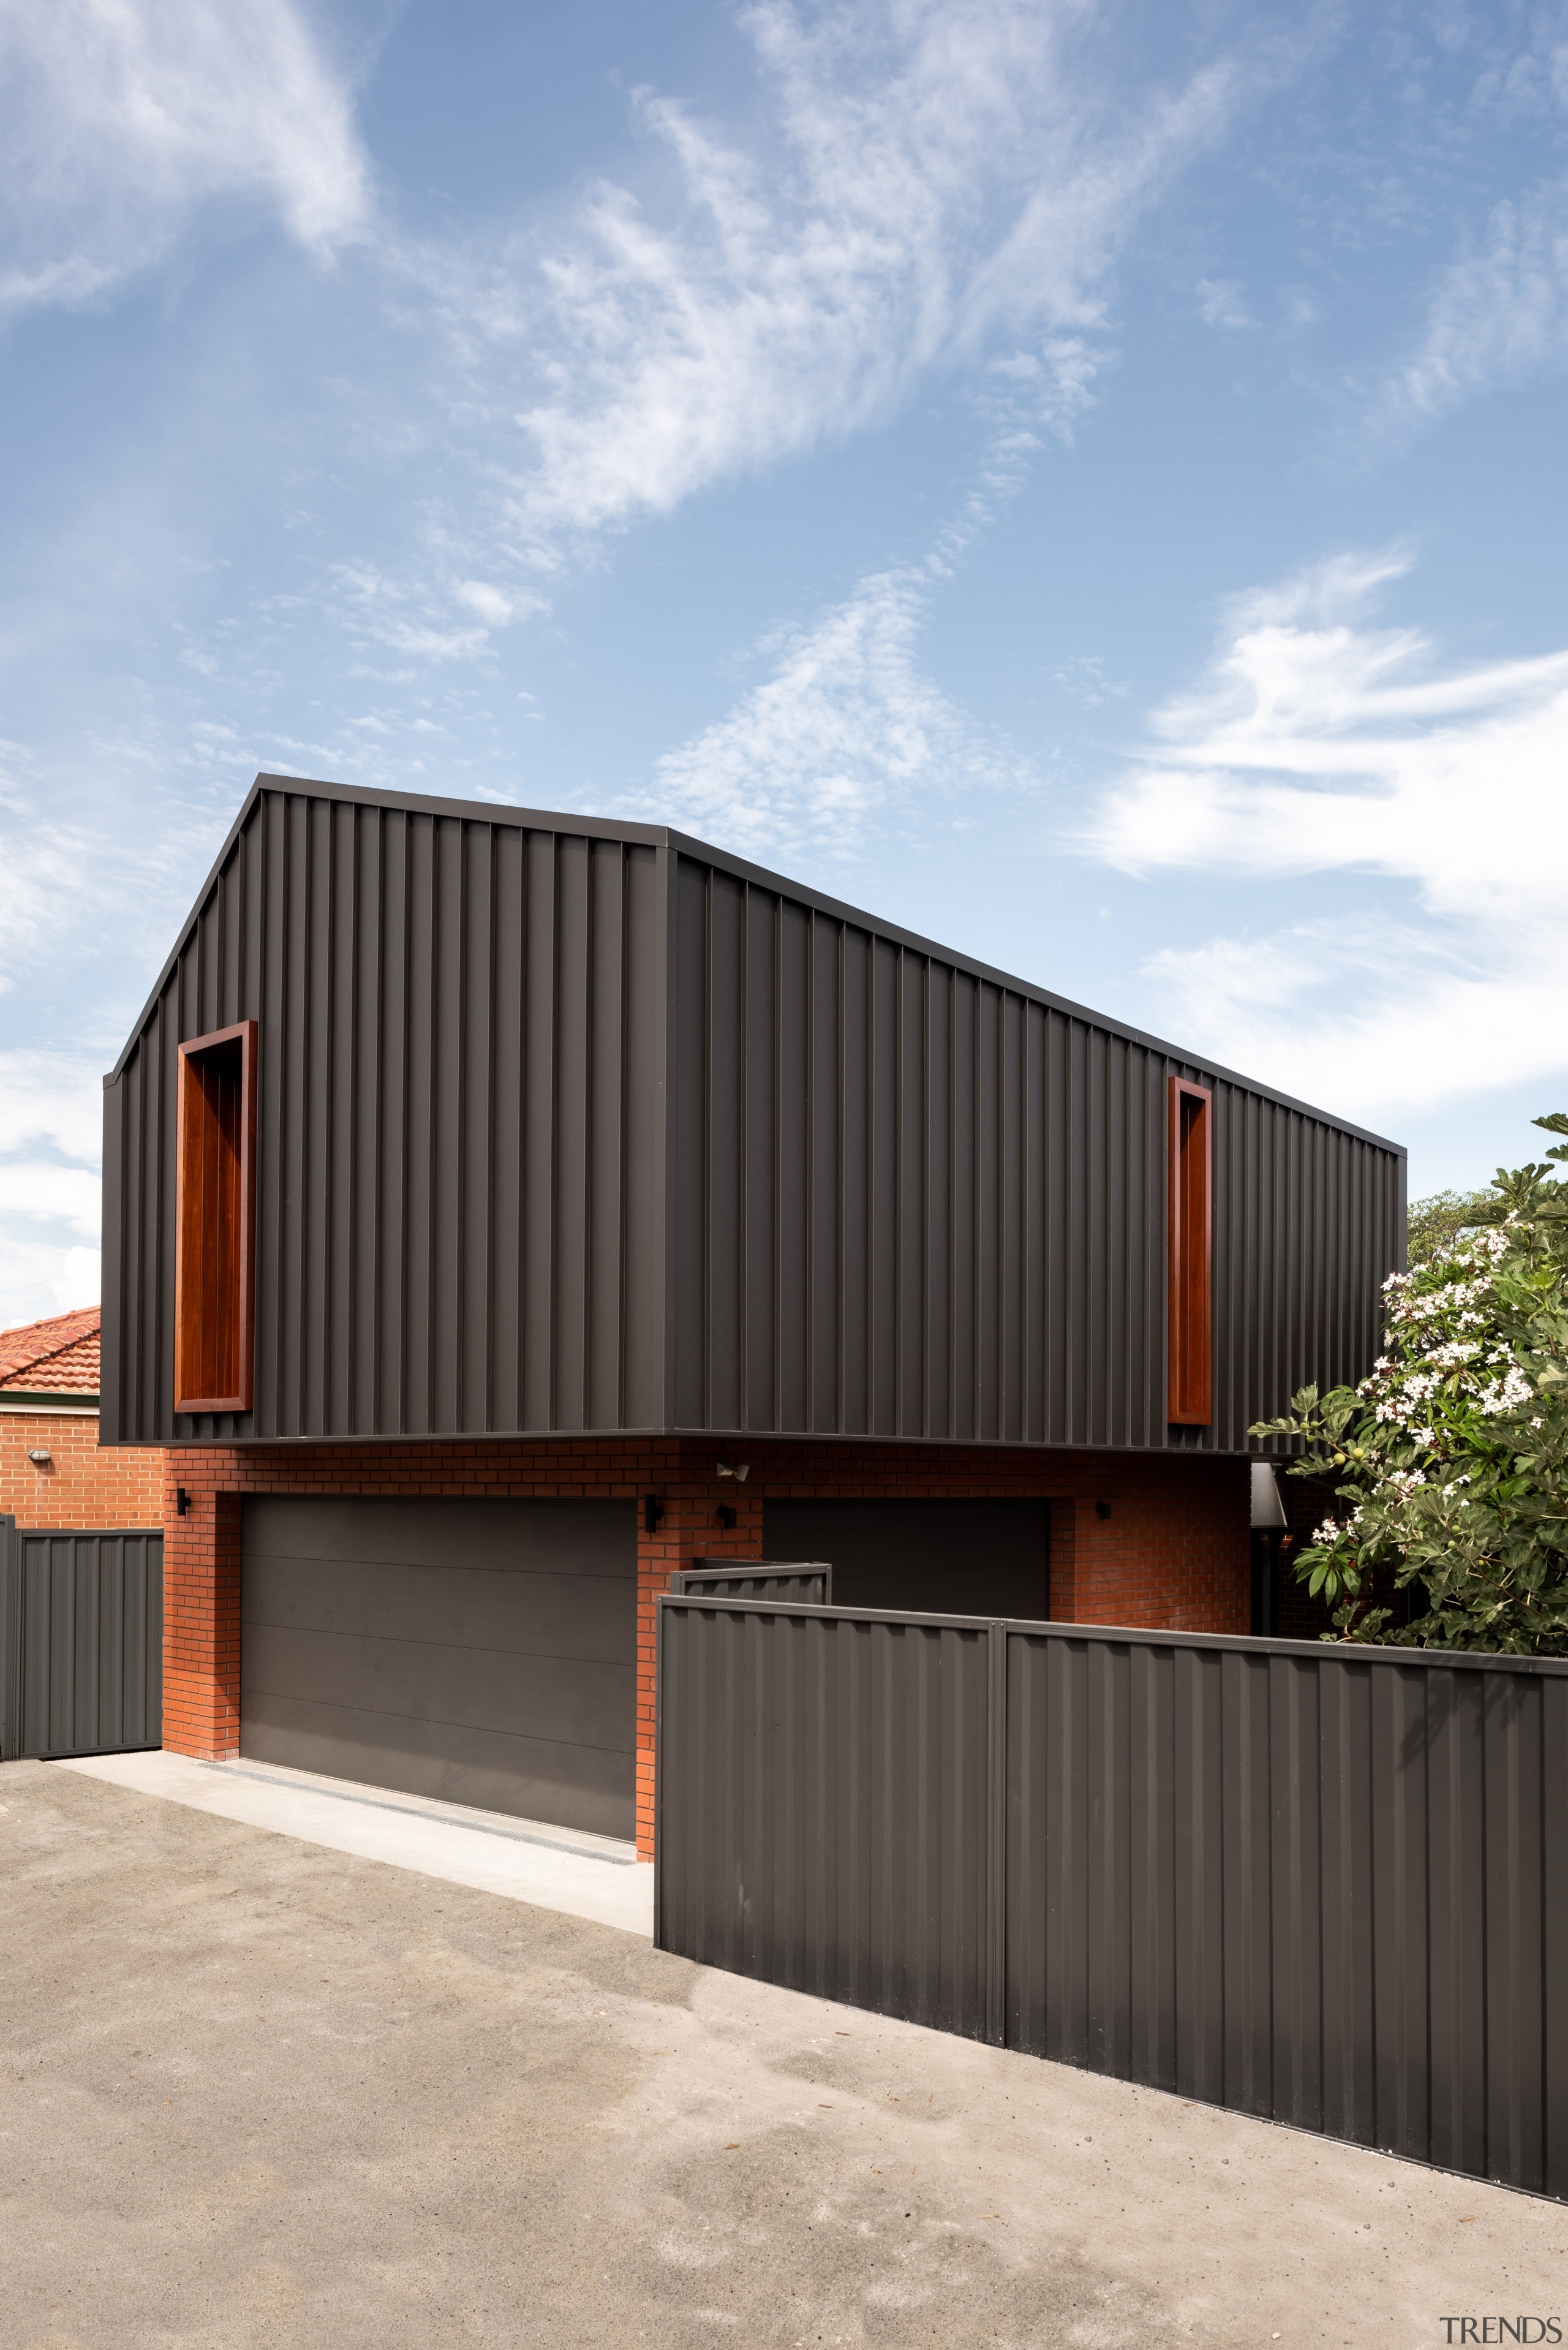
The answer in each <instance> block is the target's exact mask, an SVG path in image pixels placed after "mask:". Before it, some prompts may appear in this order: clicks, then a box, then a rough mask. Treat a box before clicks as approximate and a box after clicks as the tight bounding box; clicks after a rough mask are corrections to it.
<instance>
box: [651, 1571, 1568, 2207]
mask: <svg viewBox="0 0 1568 2350" xmlns="http://www.w3.org/2000/svg"><path fill="white" fill-rule="evenodd" d="M658 1737H659V1763H658V1794H657V1803H658V1818H657V1835H658V1844H657V1855H658V1873H657V1888H656V1925H655V1939H656V1940H657V1942H658V1944H659V1947H660V1948H661V1949H663V1950H672V1951H676V1952H679V1953H680V1954H681V1955H683V1956H685V1957H689V1958H691V1959H696V1960H701V1961H703V1962H704V1963H706V1964H709V1965H712V1966H721V1967H726V1968H729V1969H731V1970H733V1971H734V1972H737V1973H741V1974H746V1975H753V1976H755V1977H757V1978H759V1979H761V1980H763V1981H771V1982H778V1983H784V1984H788V1985H790V1986H791V1987H793V1988H794V1989H797V1990H800V1991H810V1992H813V1993H815V1994H817V1995H820V1996H823V1997H827V1998H833V1999H840V2000H844V2001H846V2002H850V2003H851V2004H854V2005H857V2006H862V2007H867V2008H870V2009H873V2010H875V2011H877V2012H881V2013H885V2014H890V2015H898V2016H903V2017H907V2018H909V2019H910V2020H912V2021H914V2022H921V2023H926V2024H931V2025H934V2026H936V2027H938V2028H939V2029H941V2030H944V2031H950V2032H957V2033H967V2034H969V2035H971V2036H972V2037H974V2038H977V2039H984V2040H990V2041H992V2042H994V2043H998V2044H1000V2045H1004V2046H1008V2047H1012V2048H1018V2049H1023V2050H1026V2051H1028V2052H1030V2053H1032V2054H1036V2055H1040V2056H1046V2057H1051V2058H1054V2059H1055V2060H1057V2061H1058V2062H1062V2063H1065V2064H1078V2065H1082V2066H1085V2067H1087V2068H1089V2069H1091V2070H1094V2071H1098V2072H1103V2073H1107V2074H1114V2075H1115V2076H1116V2077H1117V2078H1120V2079H1124V2080H1131V2081H1138V2082H1142V2083H1147V2084H1148V2085H1151V2086H1154V2087H1158V2088H1161V2089H1168V2090H1173V2091H1175V2092H1177V2093H1178V2094H1179V2095H1182V2096H1186V2097H1191V2098H1195V2099H1203V2100H1207V2101H1209V2102H1211V2103H1213V2104H1215V2105H1220V2106H1230V2107H1233V2108H1235V2109H1236V2110H1239V2111H1241V2112H1245V2113H1251V2114H1256V2115H1260V2116H1265V2117H1267V2118H1270V2119H1272V2120H1275V2121H1280V2122H1288V2123H1292V2124H1293V2125H1295V2126H1298V2127H1301V2128H1304V2129H1311V2130H1318V2131H1322V2132H1324V2134H1325V2135H1327V2136H1329V2137H1339V2138H1346V2139H1350V2140H1352V2141H1354V2142H1355V2143H1357V2144H1360V2145H1365V2146H1369V2147H1378V2148H1380V2149H1382V2150H1383V2151H1385V2152H1387V2153H1390V2154H1397V2155H1402V2156H1407V2157H1409V2158H1413V2159H1415V2160H1417V2161H1422V2162H1429V2163H1434V2164H1438V2165H1441V2166H1443V2167H1444V2168H1449V2169H1453V2170H1459V2171H1463V2172H1467V2173H1469V2174H1472V2175H1474V2176H1476V2177H1478V2178H1490V2179H1495V2180H1498V2181H1501V2182H1502V2183H1504V2184H1507V2185H1510V2186H1515V2187H1523V2188H1528V2189H1532V2190H1534V2191H1536V2192H1538V2193H1545V2194H1549V2195H1554V2196H1559V2197H1564V2196H1568V1967H1565V1966H1564V1963H1563V1960H1564V1954H1565V1953H1568V1665H1564V1664H1563V1663H1558V1662H1547V1661H1536V1660H1533V1659H1515V1658H1509V1657H1470V1656H1458V1655H1449V1654H1448V1653H1436V1654H1435V1653H1432V1652H1423V1651H1418V1650H1410V1649H1389V1648H1381V1649H1378V1648H1362V1649H1358V1650H1355V1651H1352V1652H1346V1651H1345V1650H1343V1649H1337V1648H1326V1647H1324V1646H1323V1645H1321V1644H1318V1643H1313V1642H1305V1641H1286V1640H1252V1639H1241V1638H1218V1637H1216V1638H1208V1637H1205V1636H1201V1635H1193V1634H1182V1633H1175V1632H1152V1631H1150V1632H1144V1631H1127V1630H1119V1629H1115V1630H1106V1629H1099V1628H1095V1629H1090V1628H1086V1627H1078V1626H1061V1625H1039V1624H1018V1623H1003V1622H987V1621H984V1620H981V1619H977V1618H975V1617H941V1616H919V1617H916V1616H896V1615H892V1614H888V1613H880V1612H876V1611H872V1610H869V1609H858V1608H830V1607H815V1608H814V1607H805V1606H798V1605H795V1604H793V1603H791V1604H788V1605H785V1606H779V1605H776V1604H775V1605H772V1606H770V1605H769V1604H768V1603H767V1602H765V1601H760V1600H750V1601H748V1600H740V1599H732V1598H726V1599H723V1600H722V1601H716V1600H713V1599H711V1598H705V1597H703V1596H701V1595H695V1594H693V1595H684V1596H682V1595H676V1594H671V1595H669V1596H665V1597H664V1598H662V1599H661V1600H660V1602H659V1649H658Z"/></svg>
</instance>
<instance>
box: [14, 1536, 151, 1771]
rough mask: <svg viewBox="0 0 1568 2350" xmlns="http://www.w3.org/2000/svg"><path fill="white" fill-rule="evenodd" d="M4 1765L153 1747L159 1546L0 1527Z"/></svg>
mask: <svg viewBox="0 0 1568 2350" xmlns="http://www.w3.org/2000/svg"><path fill="white" fill-rule="evenodd" d="M0 1669H3V1670H0V1761H5V1762H7V1763H14V1762H16V1760H17V1758H18V1757H19V1756H22V1755H26V1754H38V1755H47V1754H114V1753H119V1752H125V1751H126V1750H127V1749H130V1748H140V1747H147V1746H156V1745H158V1743H159V1742H160V1741H161V1736H162V1728H163V1537H162V1535H161V1534H152V1533H148V1532H146V1531H144V1530H136V1531H132V1532H130V1533H122V1532H104V1533H99V1532H86V1533H83V1532H78V1531H75V1530H72V1531H69V1532H66V1531H57V1530H54V1529H49V1530H47V1531H42V1532H40V1531H36V1530H35V1529H34V1528H32V1527H27V1526H18V1525H17V1524H16V1521H15V1520H14V1519H11V1518H0Z"/></svg>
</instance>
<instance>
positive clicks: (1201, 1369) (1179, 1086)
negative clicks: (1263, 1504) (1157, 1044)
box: [1166, 1076, 1214, 1428]
mask: <svg viewBox="0 0 1568 2350" xmlns="http://www.w3.org/2000/svg"><path fill="white" fill-rule="evenodd" d="M1213 1120H1214V1097H1213V1093H1212V1091H1211V1089H1210V1087H1208V1086H1199V1085H1194V1084H1193V1083H1192V1082H1191V1080H1190V1079H1189V1078H1187V1077H1178V1076H1173V1077H1172V1078H1171V1080H1170V1156H1169V1160H1168V1170H1167V1177H1166V1181H1167V1188H1168V1200H1169V1238H1168V1280H1169V1305H1168V1322H1167V1326H1166V1373H1167V1405H1166V1418H1167V1419H1168V1421H1169V1422H1170V1424H1171V1425H1172V1426H1173V1427H1177V1428H1207V1427H1209V1426H1210V1423H1211V1422H1212V1420H1213V1418H1214V1368H1213V1366H1214V1331H1213V1321H1214V1125H1213Z"/></svg>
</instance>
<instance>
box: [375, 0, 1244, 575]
mask: <svg viewBox="0 0 1568 2350" xmlns="http://www.w3.org/2000/svg"><path fill="white" fill-rule="evenodd" d="M741 22H742V26H743V28H744V29H745V30H746V32H747V33H748V34H749V35H750V36H751V38H752V40H753V44H754V46H755V49H756V52H757V56H758V59H759V63H760V66H761V68H762V74H763V80H762V84H761V88H760V104H759V109H758V112H757V115H756V117H755V118H754V120H753V124H752V126H751V128H750V135H749V137H748V140H747V143H746V144H745V146H744V147H742V146H741V145H738V144H737V143H735V142H734V141H733V140H731V139H729V138H727V137H725V136H724V135H723V133H722V131H721V130H718V129H716V128H714V127H713V126H712V125H711V124H709V123H706V122H704V121H702V120H699V119H698V117H697V116H696V114H695V113H694V112H692V111H691V110H690V109H686V108H684V107H682V106H680V105H678V104H676V103H675V102H674V101H673V100H670V99H665V98H662V97H659V96H656V95H654V94H652V93H647V92H645V93H643V94H642V95H641V96H640V98H639V101H638V104H639V110H640V117H641V121H642V124H643V126H644V128H645V130H646V132H647V135H648V139H649V143H650V150H651V154H652V156H653V157H654V158H656V159H657V160H658V161H659V164H660V166H661V169H660V170H658V171H655V172H652V174H651V177H652V182H653V184H651V185H650V187H649V189H648V190H646V191H643V192H633V191H632V190H631V189H630V188H628V186H626V185H623V184H611V183H609V182H600V183H598V184H597V185H596V186H594V187H593V188H591V189H590V190H588V191H587V192H586V193H585V194H584V196H583V197H582V199H581V200H580V202H578V203H576V204H575V205H573V206H571V207H568V208H567V209H566V210H565V211H564V213H562V214H561V215H560V216H559V217H558V218H557V219H556V221H555V223H554V224H552V226H551V228H550V229H549V230H548V231H547V232H540V233H537V234H527V235H521V234H520V235H517V236H514V237H508V238H506V239H504V240H503V241H501V242H499V243H492V244H485V243H484V242H483V240H481V241H478V242H476V243H475V244H472V246H471V247H470V248H469V250H468V251H467V252H466V253H462V254H458V253H454V252H453V251H452V249H450V248H449V247H447V246H444V245H443V246H441V247H440V248H432V247H421V248H418V249H405V250H404V251H402V252H401V253H400V255H399V256H398V262H399V265H400V268H401V270H402V272H403V276H404V280H405V283H406V285H407V286H408V287H409V291H410V299H411V300H414V301H415V304H416V313H415V314H416V315H422V314H423V312H424V310H425V307H426V306H427V305H433V306H434V307H435V309H436V310H437V311H438V312H439V313H440V315H441V317H443V318H444V320H445V322H446V325H447V328H448V331H449V333H450V335H451V337H452V346H453V348H454V349H455V351H456V353H457V355H458V376H457V380H456V387H455V390H454V397H459V398H461V400H462V404H463V408H464V412H465V414H466V415H467V416H468V417H469V419H470V420H471V421H472V420H474V419H476V418H483V417H489V418H490V419H492V420H499V419H501V418H503V417H506V416H508V415H510V416H511V417H513V418H514V423H515V428H516V429H517V431H518V432H520V434H521V445H520V447H519V449H518V452H517V454H516V456H515V457H514V459H513V460H512V461H511V462H510V463H508V464H507V466H506V474H507V481H506V490H505V494H504V498H503V500H502V501H501V504H500V505H499V508H498V510H497V512H496V515H495V517H494V519H495V525H496V530H497V534H498V536H500V537H501V538H503V539H504V540H505V541H506V542H507V543H508V544H509V545H510V546H512V548H513V549H514V552H515V553H516V554H517V556H519V557H521V558H522V559H524V560H525V561H526V562H527V563H529V564H530V565H532V566H533V567H535V568H537V569H539V570H542V571H548V570H549V569H550V568H552V567H554V566H555V564H556V562H557V561H558V559H559V556H560V550H561V546H562V542H563V541H564V540H570V539H571V538H572V537H573V536H575V535H576V534H587V533H594V532H597V531H600V530H603V529H605V528H607V527H614V526H616V525H620V524H623V523H625V522H627V521H628V520H630V519H632V518H633V517H635V516H637V515H651V514H663V513H668V512H670V510H671V509H672V508H674V507H675V506H676V505H678V504H680V502H681V501H682V500H683V499H685V498H688V497H690V496H691V494H693V493H694V492H696V491H698V490H700V489H701V488H703V487H705V486H707V485H708V484H711V483H714V482H717V481H722V480H724V479H727V478H731V477H733V476H735V475H737V474H739V473H743V472H745V471H746V470H748V469H751V468H754V467H756V466H759V465H763V464H765V463H773V462H775V461H777V460H779V459H780V458H783V457H786V456H789V455H792V454H795V453H798V452H802V451H804V450H806V449H808V448H810V447H811V446H813V445H814V444H815V443H816V442H820V441H822V440H823V439H825V438H826V437H830V436H834V435H840V434H843V433H846V432H852V431H854V430H856V429H857V428H860V427H863V426H865V425H867V424H869V423H872V422H874V421H877V420H879V419H882V418H884V417H886V416H887V415H888V413H889V412H890V411H892V410H893V409H894V408H895V407H896V406H897V404H898V401H899V400H901V399H903V398H904V397H906V396H907V395H908V393H909V390H910V387H911V386H912V385H913V384H914V383H915V382H916V381H917V380H919V379H920V378H921V377H922V375H924V374H927V373H929V372H930V371H932V370H938V371H940V370H941V369H950V368H956V367H961V366H963V365H966V364H969V363H974V362H980V363H982V364H983V363H984V362H985V361H986V360H988V359H992V358H994V357H996V356H999V352H998V342H999V338H1000V339H1001V340H1002V342H1004V343H1005V342H1007V341H1008V339H1009V338H1012V346H1013V347H1015V348H1016V355H1017V357H1018V359H1019V362H1020V366H1019V373H1018V376H1017V378H1016V380H1015V383H1014V393H1015V399H1016V400H1018V401H1020V402H1022V403H1023V411H1022V412H1021V414H1020V419H1019V422H1020V427H1021V429H1027V421H1028V420H1027V401H1026V400H1025V398H1024V394H1025V391H1026V388H1027V384H1028V380H1029V369H1030V368H1031V367H1033V368H1034V369H1036V370H1037V371H1038V380H1039V388H1040V391H1041V394H1042V405H1041V408H1040V410H1039V411H1037V413H1038V415H1039V417H1040V419H1041V421H1044V424H1045V425H1046V427H1047V428H1049V427H1050V425H1051V424H1052V423H1053V422H1054V421H1060V419H1061V417H1062V415H1063V414H1064V411H1065V410H1070V409H1071V408H1072V407H1073V406H1074V405H1075V404H1081V399H1082V395H1083V391H1084V389H1085V382H1086V369H1088V368H1089V367H1092V360H1091V359H1087V358H1086V356H1085V354H1084V353H1083V347H1082V343H1081V339H1080V341H1079V343H1078V345H1077V346H1076V348H1078V350H1079V353H1080V369H1079V377H1078V380H1077V383H1076V387H1075V386H1074V384H1073V383H1072V382H1071V381H1070V380H1069V371H1068V370H1067V369H1065V364H1064V360H1065V353H1066V350H1067V348H1068V344H1066V343H1064V342H1063V340H1062V338H1064V337H1066V338H1069V341H1070V340H1071V338H1082V337H1083V336H1085V334H1089V333H1092V332H1094V331H1095V330H1096V329H1098V328H1099V327H1100V326H1101V324H1102V321H1103V315H1104V313H1103V305H1104V299H1105V277H1106V270H1107V268H1108V267H1109V265H1110V264H1111V263H1112V261H1113V260H1114V259H1115V257H1116V254H1117V253H1118V251H1119V249H1120V247H1121V244H1122V243H1123V242H1124V240H1125V238H1126V237H1127V233H1128V232H1129V230H1130V229H1131V227H1132V225H1133V224H1134V223H1135V222H1136V220H1137V218H1138V216H1139V215H1140V213H1142V212H1143V210H1144V209H1145V208H1146V207H1147V204H1148V203H1150V201H1151V200H1152V198H1153V197H1154V196H1155V195H1156V193H1157V192H1158V190H1159V189H1160V187H1161V186H1163V185H1164V184H1165V183H1166V182H1167V181H1168V177H1169V175H1170V174H1171V173H1172V172H1175V171H1176V170H1178V169H1179V167H1180V166H1181V164H1182V163H1184V162H1185V161H1188V160H1189V158H1190V157H1191V156H1192V155H1193V154H1194V153H1195V152H1196V151H1199V149H1200V148H1201V147H1203V146H1204V145H1205V144H1206V143H1207V142H1208V141H1210V140H1212V139H1213V138H1214V137H1215V136H1216V134H1217V132H1218V131H1219V130H1220V127H1221V125H1222V124H1223V123H1224V121H1225V120H1227V119H1228V116H1229V113H1230V110H1231V108H1232V106H1233V104H1234V102H1235V99H1236V97H1237V95H1238V92H1239V89H1240V88H1241V81H1242V77H1241V73H1240V71H1239V69H1238V68H1235V67H1233V66H1231V65H1227V64H1215V65H1210V67H1208V68H1205V69H1203V70H1200V71H1197V72H1194V73H1193V74H1191V75H1190V76H1189V77H1188V78H1186V79H1185V80H1183V81H1181V82H1179V84H1178V85H1176V86H1175V87H1173V88H1160V87H1155V86H1151V85H1147V84H1146V85H1145V86H1144V87H1143V88H1141V89H1140V88H1138V87H1137V82H1136V79H1135V78H1134V77H1131V76H1129V75H1127V74H1126V73H1125V71H1124V74H1123V76H1122V78H1121V81H1120V84H1119V86H1113V84H1112V83H1111V82H1110V81H1109V80H1108V79H1106V78H1105V77H1103V76H1101V75H1100V74H1099V73H1098V71H1097V64H1098V62H1099V61H1098V60H1096V56H1095V53H1094V43H1093V40H1092V38H1091V34H1092V31H1093V26H1092V20H1091V16H1090V12H1089V11H1087V10H1086V9H1085V7H1083V6H1082V5H1079V0H1054V5H1053V4H1048V5H1044V6H1042V5H1033V6H1030V5H1016V0H978V5H974V6H972V7H969V8H965V9H962V10H954V9H953V8H951V7H950V6H944V5H940V0H902V5H891V0H884V5H855V6H852V7H850V6H845V7H833V8H828V9H826V10H822V11H819V12H815V13H814V14H813V15H812V16H810V17H809V18H808V17H807V16H806V15H805V13H804V12H801V11H797V10H795V9H794V8H792V7H789V6H787V5H782V0H765V5H758V6H754V7H752V8H750V9H747V10H746V11H744V12H743V14H742V18H741ZM1123 63H1124V68H1125V59H1124V60H1123ZM487 447H490V448H492V449H493V443H492V442H489V441H488V440H487Z"/></svg>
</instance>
